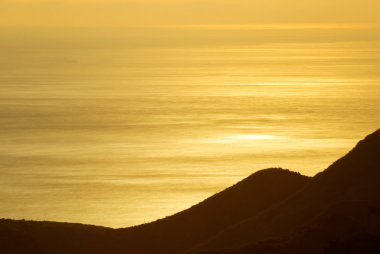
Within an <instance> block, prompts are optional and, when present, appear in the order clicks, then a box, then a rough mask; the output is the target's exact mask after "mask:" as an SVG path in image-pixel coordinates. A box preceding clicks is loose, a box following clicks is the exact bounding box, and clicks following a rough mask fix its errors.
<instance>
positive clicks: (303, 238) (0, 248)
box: [0, 130, 380, 254]
mask: <svg viewBox="0 0 380 254" xmlns="http://www.w3.org/2000/svg"><path fill="white" fill-rule="evenodd" d="M0 253H7V254H8V253H9V254H18V253H28V254H61V253H62V254H63V253H65V254H66V253H70V254H71V253H72V254H82V253H86V254H87V253H88V254H100V253H104V254H114V253H115V254H118V253H126V254H196V253H202V254H272V253H273V254H297V253H308V254H314V253H315V254H317V253H326V254H329V253H331V254H332V253H334V254H336V253H345V254H350V253H358V254H359V253H360V254H362V253H380V130H378V131H376V132H374V133H372V134H371V135H369V136H367V137H366V138H365V139H364V140H362V141H360V142H359V143H358V145H357V146H356V147H355V148H354V149H353V150H352V151H350V152H349V153H348V154H347V155H346V156H344V157H343V158H341V159H339V160H338V161H336V162H335V163H333V164H332V165H331V166H330V167H329V168H327V169H326V170H325V171H323V172H321V173H319V174H317V175H316V176H314V177H312V178H311V177H306V176H302V175H300V174H298V173H294V172H291V171H289V170H284V169H279V168H272V169H266V170H262V171H259V172H256V173H254V174H252V175H251V176H249V177H248V178H246V179H244V180H242V181H241V182H239V183H237V184H235V185H234V186H232V187H230V188H228V189H226V190H224V191H222V192H220V193H218V194H216V195H214V196H212V197H210V198H208V199H206V200H205V201H203V202H201V203H199V204H197V205H195V206H193V207H191V208H189V209H187V210H185V211H182V212H180V213H177V214H175V215H172V216H169V217H166V218H164V219H161V220H158V221H155V222H152V223H147V224H144V225H140V226H136V227H131V228H121V229H111V228H105V227H97V226H89V225H81V224H72V223H56V222H34V221H24V220H22V221H16V220H8V219H2V220H0Z"/></svg>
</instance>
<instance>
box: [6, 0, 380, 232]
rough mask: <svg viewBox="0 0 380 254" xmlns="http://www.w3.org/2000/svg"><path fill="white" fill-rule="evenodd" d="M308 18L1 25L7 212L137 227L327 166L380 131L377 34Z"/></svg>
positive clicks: (17, 216) (26, 216) (24, 216)
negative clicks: (273, 178) (292, 21)
mask: <svg viewBox="0 0 380 254" xmlns="http://www.w3.org/2000/svg"><path fill="white" fill-rule="evenodd" d="M29 2H30V3H31V2H32V1H29ZM45 2H46V3H47V2H48V1H44V3H45ZM262 2H263V1H262ZM9 3H10V2H9ZM41 3H42V1H41ZM72 3H74V2H73V1H72ZM104 3H105V1H104ZM0 5H1V4H0ZM72 6H74V4H73V5H72ZM35 8H37V7H36V6H35ZM70 8H71V7H70ZM25 11H27V10H25ZM0 13H1V10H0ZM1 19H2V18H0V21H1ZM56 22H58V21H57V20H56ZM218 24H221V23H218ZM302 24H303V23H302ZM302 24H301V23H300V24H299V25H298V26H296V27H294V29H288V28H287V27H286V25H276V26H274V27H266V26H263V29H257V30H254V31H253V30H252V31H247V30H244V29H235V28H233V27H234V26H233V25H231V27H227V28H228V29H219V28H216V29H214V27H210V29H211V30H206V29H200V28H199V29H181V28H167V27H164V28H162V29H160V28H138V29H137V28H135V29H134V30H133V29H117V28H113V29H104V30H102V29H100V28H99V29H93V30H91V29H80V28H75V29H73V28H72V29H64V28H62V29H50V30H49V29H42V28H30V29H19V30H17V29H3V30H2V33H0V50H1V51H0V84H1V85H0V126H1V131H0V140H1V146H0V186H1V188H0V200H1V206H0V217H7V218H15V219H33V220H53V221H70V222H80V223H90V224H99V225H105V226H112V227H124V226H131V225H136V224H140V223H144V222H148V221H152V220H155V219H158V218H161V217H165V216H167V215H170V214H173V213H175V212H178V211H180V210H182V209H185V208H187V207H190V206H192V205H194V204H195V203H197V202H199V201H201V200H203V199H204V198H207V197H208V196H210V195H212V194H214V193H216V192H218V191H221V190H223V189H224V188H226V187H229V186H230V185H232V184H234V183H235V182H237V181H238V180H241V179H242V178H244V177H246V176H248V175H250V174H252V173H253V172H255V171H258V170H260V169H264V168H268V167H283V168H289V169H291V170H295V171H299V172H301V173H303V174H306V175H314V174H316V173H317V172H319V171H321V170H323V169H325V168H326V167H327V166H329V165H330V164H331V163H332V162H333V161H334V160H336V159H337V158H339V157H340V156H342V155H344V154H345V153H346V152H348V150H349V149H350V148H351V147H352V146H353V145H354V144H355V142H356V141H357V140H358V139H360V138H362V137H363V136H364V135H366V134H368V133H370V132H372V131H373V130H374V129H376V128H379V125H380V100H379V98H380V89H379V87H380V86H379V84H380V72H379V69H380V37H379V35H380V32H379V31H378V29H377V28H375V27H371V28H367V27H366V28H365V29H364V28H362V27H355V26H352V27H346V25H317V24H316V25H309V26H311V27H313V29H303V28H306V27H304V25H302ZM170 25H174V23H173V24H170ZM242 26H243V27H244V25H242ZM255 26H258V25H252V27H251V28H254V27H255ZM281 26H285V27H283V28H287V29H272V28H278V27H281ZM358 26H360V24H359V25H358ZM269 28H270V29H269ZM309 28H310V27H309Z"/></svg>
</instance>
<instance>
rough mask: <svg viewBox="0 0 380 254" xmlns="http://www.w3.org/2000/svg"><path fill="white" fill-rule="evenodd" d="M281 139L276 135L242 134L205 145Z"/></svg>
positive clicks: (211, 140) (206, 141)
mask: <svg viewBox="0 0 380 254" xmlns="http://www.w3.org/2000/svg"><path fill="white" fill-rule="evenodd" d="M279 138H280V137H278V136H274V135H266V134H241V135H232V136H224V137H220V138H216V139H209V140H205V141H204V142H205V143H238V142H249V141H260V140H273V139H279Z"/></svg>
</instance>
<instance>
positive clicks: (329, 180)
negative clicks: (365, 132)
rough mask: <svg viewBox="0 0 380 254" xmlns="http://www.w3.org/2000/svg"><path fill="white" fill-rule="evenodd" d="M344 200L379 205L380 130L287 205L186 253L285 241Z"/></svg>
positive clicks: (273, 209)
mask: <svg viewBox="0 0 380 254" xmlns="http://www.w3.org/2000/svg"><path fill="white" fill-rule="evenodd" d="M347 201H349V202H350V201H357V202H359V201H360V202H370V203H376V204H378V203H380V130H377V131H376V132H374V133H373V134H371V135H369V136H367V137H366V138H365V139H364V140H362V141H360V142H359V143H358V145H357V146H356V147H355V148H354V149H353V150H352V151H350V152H349V153H348V154H347V155H346V156H344V157H343V158H341V159H339V160H338V161H336V162H335V163H333V164H332V165H331V166H330V167H329V168H328V169H326V170H325V171H324V172H322V173H319V174H318V175H316V176H315V177H313V178H312V179H311V181H310V182H309V184H308V185H307V186H306V187H305V188H304V189H303V190H302V191H300V192H299V193H296V194H295V195H294V196H293V197H291V198H289V199H288V200H286V202H283V203H281V204H280V205H278V206H276V207H273V208H272V209H270V210H268V211H266V212H265V213H262V214H260V215H258V216H253V217H252V218H250V219H249V220H247V221H243V222H241V223H239V224H237V225H235V226H233V227H231V228H228V229H226V230H225V231H223V232H222V233H221V234H219V235H216V236H214V237H213V238H212V239H209V240H208V241H206V242H205V243H204V244H203V245H202V246H200V247H197V248H195V249H194V250H192V251H190V252H189V253H197V252H199V251H200V250H207V249H233V248H237V247H241V246H245V245H249V244H252V243H255V242H256V243H257V242H259V241H265V240H267V239H284V238H287V237H288V236H289V233H291V232H295V231H296V230H298V229H300V228H302V227H304V226H306V225H308V224H310V223H312V222H313V221H314V220H315V219H316V218H317V217H318V216H320V215H321V214H323V213H324V212H326V210H327V209H329V207H332V206H333V205H335V204H338V203H341V202H347Z"/></svg>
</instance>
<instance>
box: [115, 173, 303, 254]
mask: <svg viewBox="0 0 380 254" xmlns="http://www.w3.org/2000/svg"><path fill="white" fill-rule="evenodd" d="M308 180H309V178H308V177H305V176H302V175H300V174H299V173H294V172H291V171H289V170H283V169H279V168H272V169H266V170H262V171H259V172H256V173H254V174H252V175H251V176H249V177H248V178H246V179H244V180H242V181H241V182H239V183H237V184H236V185H234V186H232V187H230V188H228V189H226V190H224V191H222V192H220V193H218V194H216V195H214V196H212V197H211V198H208V199H206V200H205V201H203V202H201V203H200V204H198V205H195V206H193V207H191V208H190V209H188V210H185V211H183V212H180V213H178V214H175V215H173V216H171V217H168V218H165V219H162V220H158V221H156V222H153V223H149V224H146V225H142V226H139V227H134V228H128V229H124V230H120V232H121V233H122V234H123V235H124V236H125V237H126V240H125V241H126V243H127V245H128V251H130V252H131V253H135V254H138V253H141V254H148V253H155V254H157V253H162V254H170V253H179V252H180V251H184V250H186V249H188V248H190V247H191V246H193V245H195V244H198V243H200V242H201V241H202V240H205V239H208V238H210V237H211V236H213V235H215V234H216V233H218V232H219V231H221V230H223V229H225V228H226V227H229V226H231V225H234V224H236V223H238V222H240V221H242V220H245V219H247V218H249V217H251V216H253V215H256V214H259V213H260V212H262V211H264V210H265V209H268V208H269V207H271V206H273V204H276V203H278V202H280V201H282V200H284V199H285V198H287V197H288V196H289V195H291V194H293V193H295V192H297V191H299V190H300V189H301V188H303V187H304V186H305V184H306V183H307V182H308ZM147 242H149V244H146V243H147Z"/></svg>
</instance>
